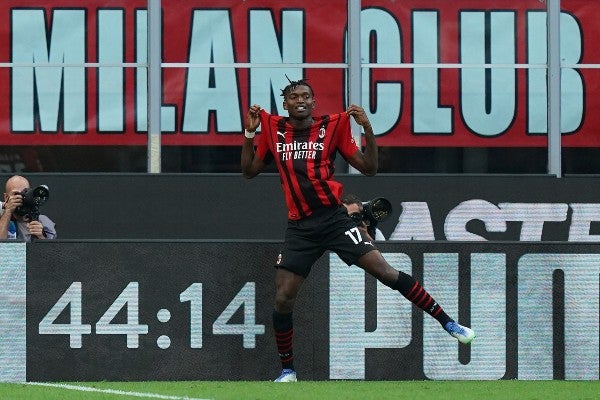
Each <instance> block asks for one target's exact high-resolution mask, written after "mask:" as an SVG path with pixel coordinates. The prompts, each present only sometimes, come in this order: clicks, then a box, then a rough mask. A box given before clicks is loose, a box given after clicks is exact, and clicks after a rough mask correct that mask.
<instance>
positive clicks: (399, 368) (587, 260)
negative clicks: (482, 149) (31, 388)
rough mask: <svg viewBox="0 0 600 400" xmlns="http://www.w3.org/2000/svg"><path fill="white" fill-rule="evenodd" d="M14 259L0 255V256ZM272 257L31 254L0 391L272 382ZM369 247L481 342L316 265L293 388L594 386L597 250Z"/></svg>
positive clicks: (372, 285) (302, 313) (270, 249)
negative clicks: (364, 384)
mask: <svg viewBox="0 0 600 400" xmlns="http://www.w3.org/2000/svg"><path fill="white" fill-rule="evenodd" d="M10 245H11V244H6V243H0V251H1V252H2V254H5V248H6V246H10ZM279 246H280V244H279V243H265V242H263V243H259V242H254V243H248V242H245V243H244V242H228V243H227V242H212V243H211V242H199V241H194V242H179V243H178V242H165V241H162V242H157V241H154V242H141V241H140V242H133V241H129V242H114V241H113V242H109V241H103V242H62V243H61V242H59V241H46V242H37V243H34V244H28V245H27V268H26V275H25V271H24V270H23V269H19V270H18V273H19V274H21V278H19V279H17V280H16V281H17V282H24V281H25V279H24V278H25V276H26V303H25V302H23V301H19V302H11V303H7V302H4V301H3V302H0V311H2V314H3V315H5V314H6V313H7V309H10V310H9V311H10V312H11V313H12V314H13V315H15V320H16V321H17V322H18V321H20V322H19V323H15V321H13V322H12V324H13V326H16V329H14V330H13V336H10V337H8V336H3V340H2V353H0V355H3V354H6V352H7V349H10V350H11V351H12V354H11V357H13V358H15V359H19V358H18V357H20V359H21V364H20V365H17V364H16V363H14V362H12V363H3V364H1V365H0V378H2V380H17V381H19V380H22V381H23V380H27V381H44V382H48V381H99V380H108V381H113V380H264V381H267V380H272V379H273V378H274V377H275V376H276V375H277V374H278V372H279V368H280V367H279V362H278V357H277V352H276V345H275V341H274V338H273V334H272V330H271V329H272V328H271V313H272V310H273V295H274V292H273V290H274V289H273V278H274V269H273V265H274V263H275V260H276V258H277V254H278V252H279ZM379 247H380V249H381V250H382V252H383V254H384V257H385V258H386V259H387V260H388V262H389V263H390V264H391V265H392V266H394V267H395V268H396V269H399V270H402V271H404V272H406V273H409V274H411V275H413V276H414V277H415V279H417V280H418V281H419V282H422V283H423V285H424V287H425V288H426V289H427V290H428V291H429V293H430V294H431V295H432V296H433V297H434V298H435V299H436V301H437V302H438V303H439V304H440V305H441V306H442V307H443V308H444V310H445V311H446V312H447V313H448V314H449V315H451V316H452V317H454V318H456V319H458V320H459V321H461V323H463V324H465V325H468V326H471V327H472V328H473V329H474V330H475V332H476V333H477V337H476V339H475V340H474V341H473V342H472V343H471V344H470V345H468V346H467V345H461V344H459V343H458V342H457V341H456V340H455V339H454V338H452V337H451V336H449V335H448V334H447V333H446V332H445V331H444V330H443V329H442V327H441V326H440V325H439V323H438V322H437V321H435V320H434V319H433V318H431V317H430V316H429V315H427V314H425V313H423V312H422V311H421V310H420V309H418V308H416V307H414V306H413V305H412V304H411V303H410V302H408V301H407V300H406V299H404V298H403V297H402V296H401V295H400V294H399V293H398V292H395V291H392V290H390V289H389V288H388V287H385V286H383V285H382V284H380V283H378V282H377V281H375V280H374V279H373V278H372V277H370V276H367V275H365V273H364V272H363V271H362V270H361V269H360V268H358V267H356V266H350V267H349V266H347V265H346V264H344V263H343V262H342V261H341V260H340V259H339V258H338V257H337V256H336V255H334V254H326V255H324V256H323V257H322V258H321V259H320V260H319V261H318V262H317V264H316V265H315V266H314V268H313V270H312V272H311V275H310V276H309V278H308V279H307V280H306V282H305V286H304V287H303V290H302V292H301V294H300V296H299V298H298V302H297V303H296V308H295V312H294V332H295V338H296V340H295V346H294V354H295V365H296V368H297V370H298V375H299V379H302V380H327V379H366V380H382V379H383V380H415V379H417V380H419V379H432V380H471V379H477V380H497V379H524V380H536V379H544V380H549V379H567V380H597V379H598V378H599V372H598V371H599V353H598V349H599V342H598V338H599V316H598V310H599V303H598V299H599V297H600V296H599V292H598V290H599V287H600V285H599V276H600V270H599V265H600V248H599V247H598V245H597V244H572V243H553V244H542V243H498V242H489V243H437V242H429V243H424V242H420V243H419V242H412V243H382V244H380V245H379ZM5 260H6V259H5V258H3V263H6V262H9V263H10V262H11V261H10V260H9V261H5ZM15 260H16V259H15ZM3 266H4V265H3ZM24 287H25V286H24V285H23V284H21V285H20V286H14V287H10V288H9V290H8V293H11V292H15V293H24V292H23V290H24ZM3 293H4V292H3ZM21 295H22V294H21ZM25 310H26V315H25ZM17 317H18V318H17ZM5 325H6V320H5V319H3V320H2V326H1V327H0V328H2V331H3V332H4V331H6V329H5V328H6V327H5ZM24 335H26V337H27V340H26V348H25V346H24V343H25V341H24V340H23V337H24ZM5 338H6V339H5ZM15 343H16V344H17V345H15ZM19 344H22V345H19ZM13 345H14V347H13ZM17 353H18V354H17ZM25 357H26V373H25V370H24V369H23V368H22V367H21V366H22V365H23V362H22V360H23V359H25ZM3 359H4V360H5V359H6V357H5V356H3Z"/></svg>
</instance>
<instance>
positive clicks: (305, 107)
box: [283, 85, 315, 119]
mask: <svg viewBox="0 0 600 400" xmlns="http://www.w3.org/2000/svg"><path fill="white" fill-rule="evenodd" d="M283 108H284V109H285V110H287V111H288V114H289V116H290V117H291V118H299V119H302V118H306V117H310V116H311V115H312V112H313V109H314V108H315V98H314V97H313V93H312V91H311V90H310V88H309V87H308V86H305V85H298V86H296V87H295V88H294V90H292V91H291V92H290V94H288V95H287V96H286V98H285V100H284V102H283Z"/></svg>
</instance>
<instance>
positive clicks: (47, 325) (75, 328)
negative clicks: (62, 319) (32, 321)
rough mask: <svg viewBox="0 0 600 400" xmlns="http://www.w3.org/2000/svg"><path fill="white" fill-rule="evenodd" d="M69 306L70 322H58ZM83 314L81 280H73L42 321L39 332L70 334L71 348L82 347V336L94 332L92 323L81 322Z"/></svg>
mask: <svg viewBox="0 0 600 400" xmlns="http://www.w3.org/2000/svg"><path fill="white" fill-rule="evenodd" d="M67 307H68V308H69V315H70V322H69V323H68V324H59V323H56V320H57V318H58V316H59V315H60V314H61V313H62V312H63V311H64V310H65V309H66V308H67ZM81 315H82V306H81V282H73V283H72V284H71V286H69V288H68V289H67V290H65V292H64V293H63V295H62V296H60V299H58V301H57V302H56V303H55V304H54V305H53V306H52V308H51V309H50V311H48V313H47V314H46V315H45V316H44V318H42V320H41V321H40V324H39V328H38V329H39V333H40V335H69V342H70V346H71V348H73V349H80V348H81V344H82V343H81V342H82V340H81V338H82V336H83V335H88V334H90V333H92V327H91V325H89V324H82V323H81Z"/></svg>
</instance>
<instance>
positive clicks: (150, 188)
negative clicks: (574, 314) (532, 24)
mask: <svg viewBox="0 0 600 400" xmlns="http://www.w3.org/2000/svg"><path fill="white" fill-rule="evenodd" d="M8 176H9V175H7V174H4V175H0V179H2V182H4V181H5V180H6V178H8ZM27 177H28V178H29V180H30V183H31V185H32V186H37V185H40V184H46V185H48V186H49V187H50V199H49V200H48V202H47V203H46V204H44V205H43V206H42V207H41V211H42V213H44V214H47V215H48V216H50V217H51V218H52V219H53V220H54V221H55V222H56V223H57V229H58V235H59V236H58V237H59V238H60V239H73V240H82V239H109V240H114V239H136V240H139V239H169V240H170V239H173V240H187V239H211V240H212V239H219V240H232V239H240V240H246V239H250V240H255V239H262V240H274V241H277V240H281V239H282V238H283V234H284V229H285V224H286V218H287V212H286V209H285V205H284V199H283V194H282V191H281V188H280V182H279V176H278V175H273V174H263V175H260V176H258V177H256V178H254V179H252V180H245V179H244V178H243V177H242V176H241V174H30V175H27ZM339 179H340V180H341V181H342V182H343V183H344V184H345V187H346V190H347V191H348V192H351V193H355V194H357V195H359V196H360V197H361V198H362V199H363V200H368V199H370V198H373V197H379V196H382V197H385V198H387V199H389V200H390V201H391V203H392V206H393V212H392V214H391V216H390V217H389V218H388V219H387V220H386V221H384V222H383V223H381V224H380V226H379V227H380V229H381V230H382V232H383V234H384V236H385V237H386V238H387V239H390V238H391V239H398V240H405V239H419V240H450V241H455V240H465V241H477V240H489V241H570V242H576V241H585V242H596V243H600V202H598V193H600V179H598V177H593V176H585V177H583V176H580V177H563V178H555V177H551V176H545V175H544V176H537V175H536V176H529V175H511V176H490V175H485V176H483V175H481V176H477V175H378V176H375V177H365V176H361V175H343V174H342V175H340V176H339Z"/></svg>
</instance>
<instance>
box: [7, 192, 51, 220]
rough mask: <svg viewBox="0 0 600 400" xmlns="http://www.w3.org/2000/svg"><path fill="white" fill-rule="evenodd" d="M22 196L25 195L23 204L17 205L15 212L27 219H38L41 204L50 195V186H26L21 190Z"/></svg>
mask: <svg viewBox="0 0 600 400" xmlns="http://www.w3.org/2000/svg"><path fill="white" fill-rule="evenodd" d="M21 196H23V204H22V205H21V206H20V207H17V209H16V210H15V214H16V215H18V216H20V217H23V219H25V220H27V221H37V220H38V218H39V216H40V206H41V205H42V204H44V203H45V202H46V201H47V200H48V197H50V190H49V189H48V186H46V185H40V186H38V187H36V188H33V189H32V188H25V189H23V191H22V192H21Z"/></svg>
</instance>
